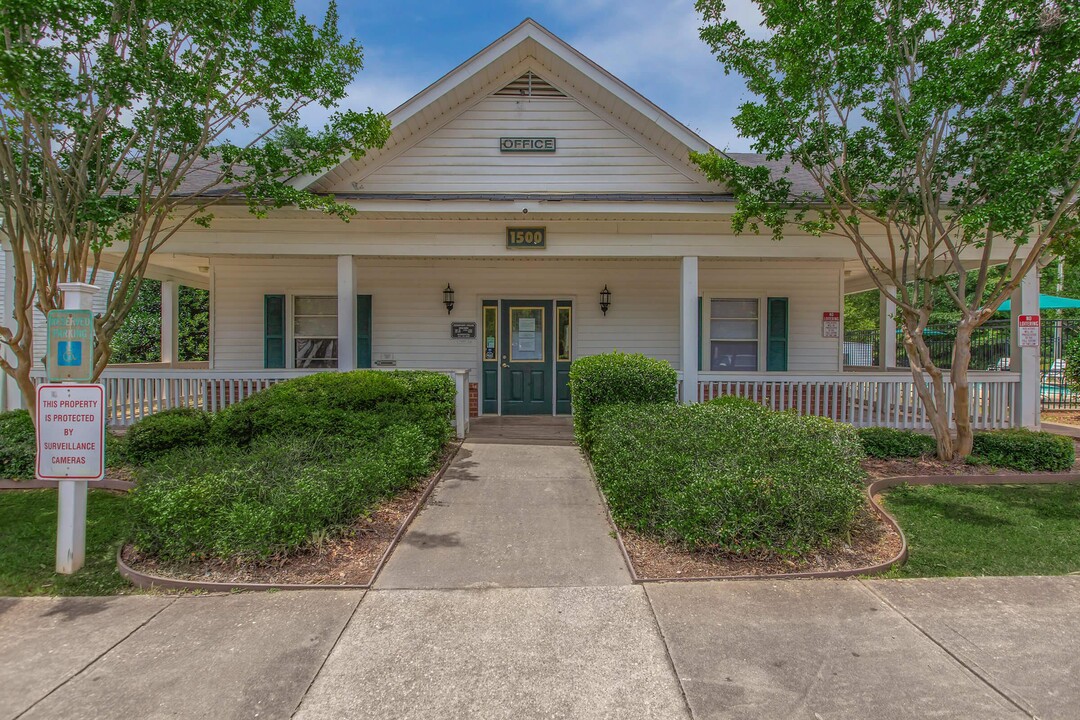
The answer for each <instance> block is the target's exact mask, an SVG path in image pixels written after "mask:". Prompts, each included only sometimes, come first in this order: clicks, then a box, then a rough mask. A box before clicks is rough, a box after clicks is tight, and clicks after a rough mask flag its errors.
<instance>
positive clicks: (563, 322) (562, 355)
mask: <svg viewBox="0 0 1080 720" xmlns="http://www.w3.org/2000/svg"><path fill="white" fill-rule="evenodd" d="M557 312H558V318H557V320H558V325H557V326H556V334H555V342H556V343H557V345H558V347H557V350H556V353H557V354H556V358H555V359H556V360H560V361H561V360H570V356H571V355H570V354H571V347H570V332H571V330H570V308H568V307H560V308H559V309H558V310H557Z"/></svg>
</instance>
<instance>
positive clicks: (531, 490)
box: [375, 441, 630, 589]
mask: <svg viewBox="0 0 1080 720" xmlns="http://www.w3.org/2000/svg"><path fill="white" fill-rule="evenodd" d="M629 584H630V574H629V572H628V571H627V569H626V565H625V563H624V562H623V558H622V554H621V552H620V551H619V546H618V544H617V543H616V541H615V539H614V538H613V537H612V528H611V526H610V524H609V523H608V521H607V515H606V513H605V510H604V505H603V501H602V500H601V498H600V494H599V492H598V490H597V489H596V485H595V483H593V481H592V477H591V476H590V475H589V470H588V468H587V467H586V466H585V462H584V460H583V459H582V457H581V453H580V452H579V451H578V449H577V448H576V447H573V446H569V445H563V444H554V445H547V444H534V443H530V444H509V443H508V442H505V441H503V442H498V443H483V442H475V441H470V442H466V443H465V444H464V445H462V447H461V449H460V450H459V451H458V454H457V457H455V458H454V461H453V463H452V464H451V466H450V468H449V469H448V470H447V472H446V475H445V476H443V479H442V482H441V483H439V486H438V487H437V488H436V489H435V492H434V494H433V495H432V497H431V499H430V500H429V502H428V505H427V507H425V508H424V509H423V510H422V511H421V513H420V514H419V515H418V516H417V518H416V519H415V520H414V521H413V524H412V526H411V527H410V528H409V531H408V532H407V533H406V534H405V537H404V538H402V541H401V544H400V545H399V546H398V548H397V550H395V551H394V554H393V556H392V557H391V558H390V561H389V563H387V565H386V567H385V568H384V569H383V571H382V573H380V575H379V578H378V580H377V582H376V584H375V587H376V588H379V589H389V588H428V589H430V588H478V587H583V586H594V585H629Z"/></svg>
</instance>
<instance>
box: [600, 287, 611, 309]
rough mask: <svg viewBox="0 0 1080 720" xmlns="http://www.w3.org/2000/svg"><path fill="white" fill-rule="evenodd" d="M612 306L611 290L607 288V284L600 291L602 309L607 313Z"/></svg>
mask: <svg viewBox="0 0 1080 720" xmlns="http://www.w3.org/2000/svg"><path fill="white" fill-rule="evenodd" d="M609 307H611V291H610V290H608V289H607V285H605V286H604V289H603V290H601V291H600V310H601V312H603V313H604V315H607V310H608V308H609Z"/></svg>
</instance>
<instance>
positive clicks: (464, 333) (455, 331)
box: [450, 322, 476, 340]
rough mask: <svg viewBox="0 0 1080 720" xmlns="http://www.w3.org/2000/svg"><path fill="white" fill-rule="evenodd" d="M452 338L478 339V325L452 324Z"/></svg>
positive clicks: (472, 323)
mask: <svg viewBox="0 0 1080 720" xmlns="http://www.w3.org/2000/svg"><path fill="white" fill-rule="evenodd" d="M450 337H451V338H453V339H454V340H471V339H473V338H475V337H476V323H474V322H455V323H450Z"/></svg>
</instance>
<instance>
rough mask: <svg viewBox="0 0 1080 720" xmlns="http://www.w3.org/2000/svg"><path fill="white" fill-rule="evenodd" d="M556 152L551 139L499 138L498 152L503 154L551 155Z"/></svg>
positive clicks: (553, 141) (553, 140)
mask: <svg viewBox="0 0 1080 720" xmlns="http://www.w3.org/2000/svg"><path fill="white" fill-rule="evenodd" d="M555 150H556V144H555V138H553V137H501V138H499V152H504V153H553V152H555Z"/></svg>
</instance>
